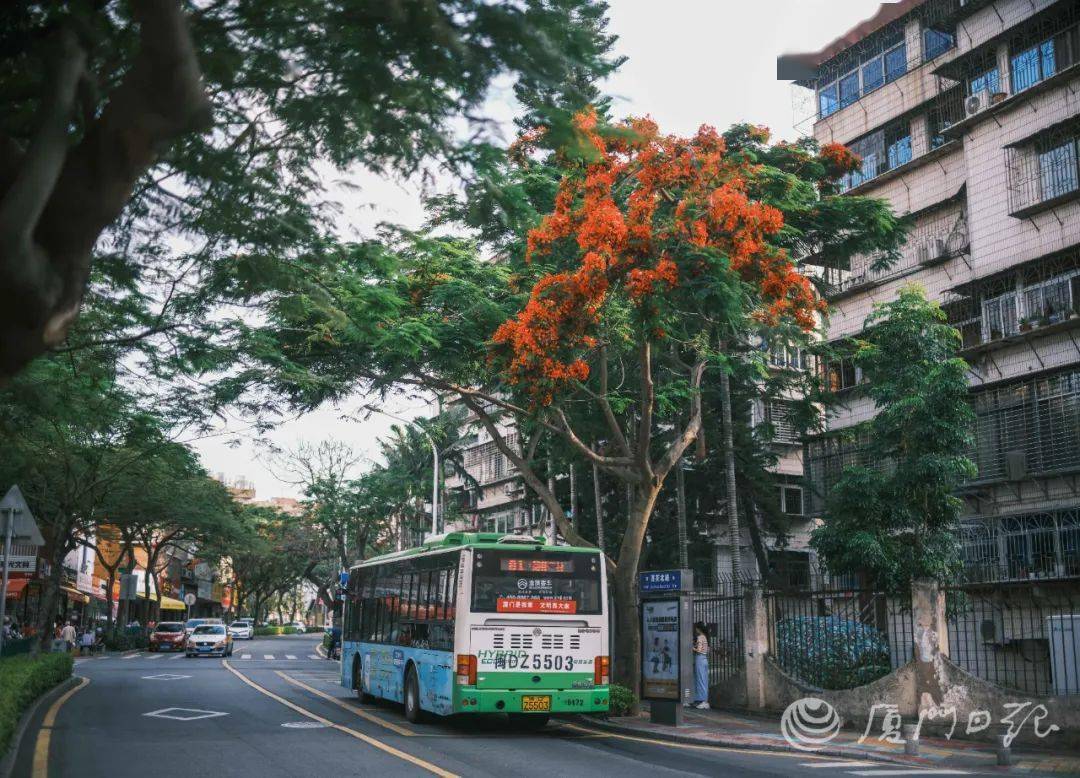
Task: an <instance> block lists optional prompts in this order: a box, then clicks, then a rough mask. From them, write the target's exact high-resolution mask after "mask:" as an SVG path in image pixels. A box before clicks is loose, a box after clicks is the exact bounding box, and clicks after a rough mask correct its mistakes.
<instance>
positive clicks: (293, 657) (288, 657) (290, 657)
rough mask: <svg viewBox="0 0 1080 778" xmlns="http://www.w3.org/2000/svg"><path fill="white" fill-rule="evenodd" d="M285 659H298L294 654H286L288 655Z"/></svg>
mask: <svg viewBox="0 0 1080 778" xmlns="http://www.w3.org/2000/svg"><path fill="white" fill-rule="evenodd" d="M285 658H286V659H296V657H295V656H293V655H292V654H286V655H285Z"/></svg>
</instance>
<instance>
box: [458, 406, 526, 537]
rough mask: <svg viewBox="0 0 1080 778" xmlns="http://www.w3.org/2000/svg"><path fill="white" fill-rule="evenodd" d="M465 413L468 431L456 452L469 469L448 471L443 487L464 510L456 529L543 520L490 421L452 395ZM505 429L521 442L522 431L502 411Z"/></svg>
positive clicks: (509, 527) (516, 528) (495, 528)
mask: <svg viewBox="0 0 1080 778" xmlns="http://www.w3.org/2000/svg"><path fill="white" fill-rule="evenodd" d="M450 407H451V410H453V409H454V408H455V407H458V408H460V409H461V413H462V414H464V420H463V422H462V423H463V426H464V434H463V435H462V440H461V443H460V445H459V446H458V447H457V451H456V452H455V456H456V457H459V458H460V462H461V467H462V469H463V470H464V472H460V471H458V470H456V469H455V470H454V471H453V472H450V473H448V475H447V476H446V480H445V482H444V486H443V490H444V493H445V495H446V500H447V505H448V506H452V508H453V510H450V511H448V512H447V513H448V514H450V513H453V514H456V515H457V516H458V518H457V519H454V520H451V523H452V524H453V526H447V530H451V529H472V530H481V531H483V532H527V531H530V530H535V529H537V528H538V527H540V525H541V524H542V523H543V517H542V515H541V514H542V511H541V510H540V509H539V508H538V506H536V505H535V504H532V503H530V502H529V501H527V500H526V499H525V482H524V481H523V480H522V478H521V475H520V474H519V473H518V471H517V468H515V467H514V465H513V463H512V462H511V461H510V460H509V459H508V458H507V456H506V455H505V454H503V453H502V452H501V451H499V449H498V447H497V446H496V445H495V441H493V440H492V439H491V436H490V435H489V434H488V432H487V430H486V429H485V428H484V426H483V425H482V424H481V423H480V422H479V420H478V419H477V418H476V415H475V414H474V413H472V412H471V411H467V410H466V409H465V408H464V405H463V404H462V403H461V402H460V401H451V403H450ZM498 429H499V433H500V434H501V435H502V436H503V437H504V438H505V439H506V441H507V443H509V444H510V445H511V446H514V447H515V448H517V445H518V434H517V430H516V429H515V428H514V425H513V422H512V420H510V419H507V418H505V417H500V419H499V422H498Z"/></svg>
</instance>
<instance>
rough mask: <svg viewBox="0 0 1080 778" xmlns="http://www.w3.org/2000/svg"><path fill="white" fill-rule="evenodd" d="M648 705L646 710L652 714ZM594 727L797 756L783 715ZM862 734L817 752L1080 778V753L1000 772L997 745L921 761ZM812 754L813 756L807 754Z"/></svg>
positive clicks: (929, 750) (720, 714) (703, 714)
mask: <svg viewBox="0 0 1080 778" xmlns="http://www.w3.org/2000/svg"><path fill="white" fill-rule="evenodd" d="M647 705H648V703H645V704H644V705H643V707H644V708H645V710H646V711H647ZM588 721H589V723H590V725H592V726H595V727H597V728H601V729H608V730H611V731H614V732H618V733H621V734H629V735H634V736H638V737H651V738H656V739H658V740H671V741H674V742H679V743H688V744H698V745H712V746H733V747H737V748H751V749H761V750H766V751H794V750H796V749H794V748H793V747H792V746H791V745H790V744H789V743H788V742H787V741H786V740H785V739H784V736H783V735H782V734H780V723H779V716H776V717H773V718H765V717H756V716H749V715H741V714H738V713H729V712H727V711H718V710H708V711H704V710H693V709H689V708H688V709H685V710H684V718H683V721H684V724H683V726H682V727H679V728H678V729H675V728H673V727H667V726H663V725H661V724H652V723H650V722H649V714H648V713H647V712H643V713H642V714H641V715H639V716H636V717H634V716H621V717H613V718H609V719H607V720H606V721H604V720H599V719H589V720H588ZM861 735H862V733H861V732H857V731H855V730H847V729H845V730H841V731H840V733H839V734H838V735H837V736H836V738H835V739H834V740H832V742H830V743H829V744H828V746H826V747H825V748H822V749H820V750H818V751H816V752H814V753H817V754H820V755H825V756H837V757H847V758H854V759H863V760H867V761H882V762H892V763H897V764H904V765H911V766H919V767H937V768H949V769H979V770H993V771H1001V772H1002V773H1060V774H1064V775H1080V754H1076V753H1073V752H1059V751H1050V750H1036V749H1024V750H1021V749H1018V748H1013V751H1012V760H1013V763H1012V767H998V766H997V758H996V756H995V753H994V749H993V746H992V745H991V744H989V743H983V742H973V741H968V740H955V739H954V740H945V739H944V738H931V737H923V738H921V739H920V741H919V746H920V747H919V756H905V755H904V746H903V745H902V744H900V745H894V744H892V743H886V742H881V741H879V740H878V739H877V738H876V736H874V735H873V734H872V735H871V736H870V737H868V738H867V739H866V740H865V741H864V742H863V743H859V742H858V740H859V737H860V736H861ZM807 753H809V752H807Z"/></svg>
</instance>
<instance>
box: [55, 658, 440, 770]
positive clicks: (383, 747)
mask: <svg viewBox="0 0 1080 778" xmlns="http://www.w3.org/2000/svg"><path fill="white" fill-rule="evenodd" d="M221 664H222V665H224V667H225V669H226V670H228V671H229V672H230V673H232V674H233V675H235V676H236V677H237V678H239V679H240V680H241V681H243V682H244V683H246V684H247V685H248V686H250V687H251V688H252V689H255V690H256V691H258V692H260V693H261V694H265V695H266V696H267V697H269V698H270V699H272V700H277V701H278V702H280V703H281V704H282V705H284V706H285V707H287V708H291V709H292V710H294V711H296V712H297V713H299V714H301V715H302V716H307V717H308V718H309V719H312V720H313V721H317V722H319V723H320V724H325V725H326V726H327V727H330V728H331V729H336V730H337V731H338V732H344V733H345V734H346V735H351V736H352V737H354V738H356V739H357V740H362V741H363V742H365V743H367V744H368V745H370V746H374V747H375V748H377V749H379V750H380V751H385V752H386V753H388V754H391V755H393V756H396V757H397V758H398V759H403V760H405V761H406V762H409V763H410V764H414V765H416V766H417V767H420V768H422V769H424V770H427V771H428V772H430V773H434V774H435V775H438V776H440V778H458V776H457V775H456V774H454V773H451V772H449V771H447V770H444V769H442V768H441V767H439V766H438V765H434V764H432V763H431V762H428V761H425V760H423V759H421V758H420V757H417V756H413V755H412V754H407V753H405V752H404V751H402V750H400V749H397V748H394V747H393V746H390V745H387V744H386V743H383V742H382V741H381V740H376V739H375V738H373V737H371V736H370V735H365V734H364V733H363V732H357V731H356V730H355V729H350V728H349V727H346V726H344V725H342V724H335V723H334V722H333V721H330V719H327V718H324V717H322V716H320V715H319V714H317V713H312V712H311V711H309V710H307V709H306V708H301V707H300V706H299V705H297V704H296V703H294V702H290V701H289V700H286V699H285V698H284V697H282V696H280V695H277V694H274V693H273V692H272V691H270V690H269V689H265V688H263V687H262V686H260V685H259V684H257V683H255V682H254V681H253V680H251V679H250V678H248V677H247V676H246V675H244V674H243V673H241V672H239V671H238V670H237V669H236V668H234V667H233V666H232V665H230V664H229V661H228V660H227V659H222V660H221ZM35 778H36V776H35Z"/></svg>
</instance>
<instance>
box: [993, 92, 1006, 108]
mask: <svg viewBox="0 0 1080 778" xmlns="http://www.w3.org/2000/svg"><path fill="white" fill-rule="evenodd" d="M1008 96H1009V95H1008V94H1007V93H1005V92H992V93H991V94H990V102H991V103H993V104H994V105H997V104H998V103H1000V102H1001V101H1002V100H1004V99H1005V98H1006V97H1008Z"/></svg>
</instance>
